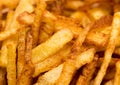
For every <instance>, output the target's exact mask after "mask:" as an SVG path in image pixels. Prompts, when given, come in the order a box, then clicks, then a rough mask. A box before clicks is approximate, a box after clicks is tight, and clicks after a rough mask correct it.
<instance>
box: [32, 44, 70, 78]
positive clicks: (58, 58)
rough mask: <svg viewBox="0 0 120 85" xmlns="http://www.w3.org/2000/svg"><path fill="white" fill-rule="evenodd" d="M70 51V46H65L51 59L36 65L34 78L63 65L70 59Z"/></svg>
mask: <svg viewBox="0 0 120 85" xmlns="http://www.w3.org/2000/svg"><path fill="white" fill-rule="evenodd" d="M70 50H71V47H70V46H68V45H67V46H64V47H63V48H62V49H61V50H60V51H59V52H57V53H56V54H55V55H52V56H51V57H49V58H47V59H45V60H44V61H42V62H40V63H37V64H35V72H34V74H33V77H35V76H38V75H39V74H40V73H43V72H45V71H48V70H50V69H52V68H54V67H56V66H58V65H59V64H61V63H62V62H63V60H66V59H67V58H68V57H69V54H70Z"/></svg>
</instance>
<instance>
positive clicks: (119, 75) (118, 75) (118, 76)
mask: <svg viewBox="0 0 120 85" xmlns="http://www.w3.org/2000/svg"><path fill="white" fill-rule="evenodd" d="M119 84H120V61H118V62H117V63H116V72H115V77H114V85H119Z"/></svg>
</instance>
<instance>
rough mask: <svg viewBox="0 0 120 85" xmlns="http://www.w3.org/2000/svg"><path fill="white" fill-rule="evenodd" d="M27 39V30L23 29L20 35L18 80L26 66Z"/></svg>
mask: <svg viewBox="0 0 120 85" xmlns="http://www.w3.org/2000/svg"><path fill="white" fill-rule="evenodd" d="M25 38H26V30H25V28H22V30H20V32H19V34H18V47H17V51H18V57H17V78H18V77H19V76H20V74H21V72H22V70H23V67H24V64H25Z"/></svg>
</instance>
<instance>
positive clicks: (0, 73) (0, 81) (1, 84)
mask: <svg viewBox="0 0 120 85" xmlns="http://www.w3.org/2000/svg"><path fill="white" fill-rule="evenodd" d="M5 77H6V69H5V68H0V85H6V84H7V82H6V78H5Z"/></svg>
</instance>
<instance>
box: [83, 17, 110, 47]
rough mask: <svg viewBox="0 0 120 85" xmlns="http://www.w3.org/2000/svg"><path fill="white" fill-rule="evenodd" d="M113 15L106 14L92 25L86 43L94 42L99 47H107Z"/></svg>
mask: <svg viewBox="0 0 120 85" xmlns="http://www.w3.org/2000/svg"><path fill="white" fill-rule="evenodd" d="M111 23H112V17H111V16H104V17H102V18H100V19H99V20H96V21H95V22H94V24H93V25H92V26H91V30H90V32H89V33H88V35H87V37H86V41H85V42H86V43H88V44H90V45H91V44H92V45H95V46H98V47H105V45H106V43H107V41H108V39H109V37H110V31H111V29H112V28H111V26H110V25H111Z"/></svg>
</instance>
